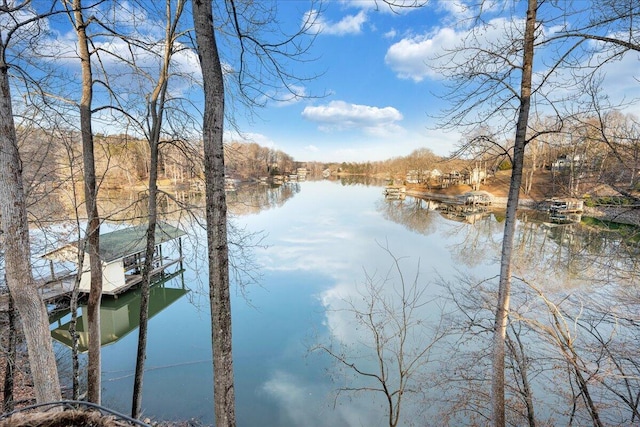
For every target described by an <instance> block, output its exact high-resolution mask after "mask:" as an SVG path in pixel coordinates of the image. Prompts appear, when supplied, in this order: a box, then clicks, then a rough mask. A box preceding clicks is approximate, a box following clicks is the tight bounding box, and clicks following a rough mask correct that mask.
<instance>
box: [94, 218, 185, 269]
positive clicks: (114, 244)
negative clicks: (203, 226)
mask: <svg viewBox="0 0 640 427" xmlns="http://www.w3.org/2000/svg"><path fill="white" fill-rule="evenodd" d="M185 234H186V233H185V232H184V231H182V230H180V229H179V228H177V227H174V226H172V225H169V224H165V223H158V224H157V226H156V245H160V244H162V243H165V242H168V241H170V240H173V239H177V238H178V237H181V236H184V235H185ZM146 237H147V225H136V226H133V227H128V228H123V229H122V230H116V231H112V232H110V233H105V234H101V235H100V258H101V259H102V260H103V261H104V262H111V261H114V260H116V259H120V258H124V257H126V256H129V255H133V254H136V253H138V252H142V251H144V250H145V248H146V246H147V238H146Z"/></svg>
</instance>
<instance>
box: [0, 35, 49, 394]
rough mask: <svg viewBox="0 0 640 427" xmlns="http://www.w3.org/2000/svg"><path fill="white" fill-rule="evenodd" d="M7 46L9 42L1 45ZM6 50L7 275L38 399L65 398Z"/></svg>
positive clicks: (0, 207)
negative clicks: (40, 278) (37, 273)
mask: <svg viewBox="0 0 640 427" xmlns="http://www.w3.org/2000/svg"><path fill="white" fill-rule="evenodd" d="M0 47H1V48H2V49H3V50H4V46H0ZM3 61H4V55H0V218H1V221H2V222H1V223H0V225H1V227H2V231H3V232H4V235H5V238H4V242H5V247H4V257H5V259H4V261H5V276H6V281H7V286H8V287H9V291H10V292H11V296H12V298H13V302H14V304H15V307H16V309H17V310H18V313H19V314H20V318H21V319H22V325H23V330H24V335H25V339H26V341H27V351H28V353H29V365H30V367H31V375H32V377H33V385H34V389H35V395H36V400H37V401H38V402H39V403H42V402H51V401H56V400H60V398H61V394H60V382H59V380H58V371H57V367H56V359H55V356H54V353H53V344H52V342H51V335H50V333H49V317H48V315H47V309H46V307H45V305H44V302H43V301H42V297H41V296H40V294H39V292H38V290H37V289H36V284H35V282H34V280H33V274H32V271H31V247H30V242H29V225H28V222H27V209H26V201H25V194H24V183H23V181H22V166H21V165H22V162H21V159H20V154H19V152H18V142H17V136H16V129H15V123H14V121H13V108H12V105H11V91H10V87H9V74H8V65H7V64H5V63H4V62H3Z"/></svg>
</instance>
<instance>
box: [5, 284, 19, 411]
mask: <svg viewBox="0 0 640 427" xmlns="http://www.w3.org/2000/svg"><path fill="white" fill-rule="evenodd" d="M7 317H8V319H7V321H8V325H7V331H6V332H7V344H6V345H7V348H6V350H5V358H6V359H7V363H6V365H5V368H4V387H3V390H4V400H3V402H2V412H3V413H7V412H11V411H13V378H14V372H15V370H14V368H15V365H16V310H15V307H14V306H13V300H12V298H11V295H9V309H8V311H7Z"/></svg>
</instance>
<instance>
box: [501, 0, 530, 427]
mask: <svg viewBox="0 0 640 427" xmlns="http://www.w3.org/2000/svg"><path fill="white" fill-rule="evenodd" d="M537 7H538V4H537V0H528V8H527V21H526V27H525V33H524V52H523V60H522V82H521V84H520V112H519V115H518V123H517V125H516V136H515V143H514V148H513V169H512V171H511V183H510V187H509V196H508V199H507V212H506V218H505V225H504V237H503V240H502V257H501V260H500V282H499V285H498V303H497V307H496V317H495V326H494V328H495V330H494V336H493V373H492V381H491V408H492V424H493V425H494V426H496V427H504V425H505V422H506V419H505V393H504V389H505V386H504V378H505V374H504V368H505V360H504V357H505V337H506V331H507V321H508V316H509V300H510V296H511V295H510V294H511V260H512V257H513V241H514V236H515V230H516V219H517V218H516V211H517V208H518V198H519V192H520V186H521V185H522V170H523V165H524V149H525V146H526V144H527V140H526V137H527V125H528V121H529V108H530V102H531V76H532V69H533V53H534V39H535V29H536V12H537Z"/></svg>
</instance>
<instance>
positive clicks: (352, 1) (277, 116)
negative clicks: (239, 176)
mask: <svg viewBox="0 0 640 427" xmlns="http://www.w3.org/2000/svg"><path fill="white" fill-rule="evenodd" d="M280 3H281V4H283V3H287V4H288V5H289V6H290V7H283V8H280V10H279V13H282V14H283V16H284V19H286V20H288V21H289V22H291V21H293V22H296V21H298V22H299V21H301V19H302V18H301V17H300V14H301V13H305V12H308V10H305V6H306V7H308V5H309V2H308V1H296V0H289V1H284V2H280ZM519 3H524V2H519ZM578 3H580V2H578ZM583 4H587V2H583ZM470 13H471V10H470V9H468V8H466V7H465V6H464V1H462V0H461V1H456V0H432V1H430V2H428V3H427V5H426V6H424V7H421V8H417V9H402V10H398V9H396V12H395V13H394V12H392V11H391V10H389V8H388V6H386V5H385V4H383V3H382V2H378V3H377V5H376V2H375V1H369V0H345V1H341V0H330V1H327V2H325V4H324V5H323V9H322V12H321V13H320V15H319V16H318V21H317V27H316V28H317V29H318V30H319V31H318V36H317V38H316V39H315V41H314V43H313V46H312V48H311V55H310V56H312V57H316V58H317V59H316V60H315V61H313V62H311V63H302V64H295V66H296V68H295V70H293V71H294V73H295V72H300V73H301V74H303V75H310V74H313V73H314V72H315V73H318V77H317V78H315V79H313V80H311V81H305V82H304V83H303V86H304V87H303V88H302V91H303V93H305V94H307V95H310V96H314V95H315V96H320V95H324V96H322V97H319V98H310V99H300V100H298V101H297V102H288V103H282V104H278V103H269V104H268V105H267V106H266V107H265V108H264V109H262V110H260V111H258V112H257V114H258V115H259V117H258V118H256V119H255V120H254V121H253V122H251V121H247V122H243V123H242V129H243V132H245V138H246V139H249V140H253V141H255V142H258V143H260V144H261V145H266V146H273V147H275V148H278V149H281V150H283V151H285V152H287V153H289V154H290V155H292V156H293V157H294V158H295V159H296V160H300V161H302V160H305V161H309V160H315V161H323V162H328V161H347V162H354V161H355V162H363V161H376V160H384V159H388V158H391V157H396V156H404V155H407V154H409V153H410V152H411V151H413V150H415V149H418V148H429V149H431V150H432V151H433V152H435V153H436V154H438V155H443V156H446V155H448V154H450V153H451V152H452V151H454V150H455V148H456V147H457V146H458V143H459V142H460V138H461V136H462V135H461V132H460V131H444V130H442V129H441V128H440V127H439V126H438V125H439V120H438V119H437V118H436V116H438V115H439V113H441V112H442V111H443V109H444V108H446V107H447V106H448V105H447V102H446V100H444V99H442V98H440V97H439V96H437V95H438V94H442V93H443V91H444V89H443V88H444V85H445V84H446V83H447V82H446V81H445V80H444V79H443V78H442V76H441V75H440V74H439V73H438V71H437V70H436V69H435V68H434V67H433V66H432V64H433V60H432V58H434V56H435V55H437V54H438V53H439V52H442V49H445V48H447V47H452V46H454V45H455V44H456V43H457V42H459V40H460V39H461V38H462V36H463V34H465V32H466V31H467V30H468V24H464V23H462V21H463V18H466V17H467V16H469V14H470ZM498 16H499V15H498V14H496V15H495V16H494V17H493V18H497V17H498ZM639 58H640V57H639V56H638V54H637V53H635V54H628V55H626V56H625V57H624V58H623V60H622V61H620V62H617V63H615V64H613V65H612V66H611V67H610V69H609V70H608V73H609V74H610V75H611V78H608V79H606V84H607V86H606V87H608V88H609V89H608V90H609V93H611V94H612V95H619V94H625V95H626V97H627V98H626V99H627V100H628V99H630V97H631V96H635V95H640V91H639V90H638V89H640V83H639V82H638V80H636V79H637V78H638V77H640V71H639V70H640V67H639V66H638V65H639V64H638V59H639ZM298 67H299V68H298ZM631 111H634V112H635V113H636V114H638V112H639V110H638V109H637V108H632V109H631ZM229 138H236V139H237V138H238V136H237V135H229Z"/></svg>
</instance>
